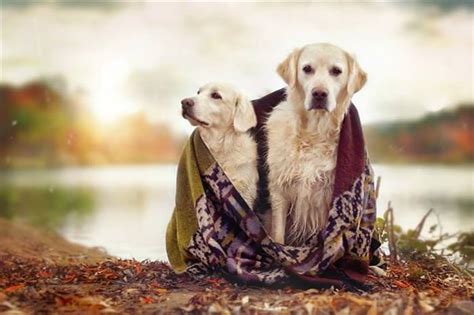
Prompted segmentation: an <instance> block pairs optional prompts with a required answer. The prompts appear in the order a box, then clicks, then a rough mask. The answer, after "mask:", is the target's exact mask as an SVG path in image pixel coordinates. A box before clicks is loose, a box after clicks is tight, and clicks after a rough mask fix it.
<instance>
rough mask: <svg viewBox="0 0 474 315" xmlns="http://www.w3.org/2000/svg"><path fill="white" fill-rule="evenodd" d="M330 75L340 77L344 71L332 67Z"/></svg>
mask: <svg viewBox="0 0 474 315" xmlns="http://www.w3.org/2000/svg"><path fill="white" fill-rule="evenodd" d="M329 73H330V74H331V75H333V76H335V77H337V76H338V75H340V74H341V73H342V70H341V69H340V68H338V67H332V68H331V70H329Z"/></svg>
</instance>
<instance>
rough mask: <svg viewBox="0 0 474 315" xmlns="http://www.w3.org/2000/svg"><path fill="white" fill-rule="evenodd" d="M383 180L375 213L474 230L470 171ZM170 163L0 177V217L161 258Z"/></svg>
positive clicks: (412, 171)
mask: <svg viewBox="0 0 474 315" xmlns="http://www.w3.org/2000/svg"><path fill="white" fill-rule="evenodd" d="M374 170H375V173H376V175H377V176H381V177H382V184H381V189H380V197H379V200H378V202H377V205H378V214H379V216H380V215H382V214H383V211H384V210H385V209H386V208H387V203H388V201H392V205H393V207H394V211H395V220H396V223H397V224H400V225H401V226H402V227H404V228H413V227H415V226H416V225H417V223H418V222H419V221H420V219H421V218H422V216H423V215H424V214H425V213H426V212H427V211H428V210H429V209H430V208H433V209H434V210H435V211H436V214H437V216H432V217H431V218H430V219H429V220H428V222H427V224H426V226H427V227H429V226H430V225H432V224H436V223H438V222H440V223H441V225H442V228H443V232H457V231H460V230H463V231H472V230H474V221H473V219H474V167H472V166H468V167H466V166H463V167H451V166H450V167H447V166H422V165H409V166H407V165H400V166H398V165H374ZM175 177H176V166H175V165H168V166H163V165H156V166H113V167H88V168H64V169H55V170H35V171H33V170H29V171H27V170H24V171H23V170H22V171H15V172H9V173H6V172H4V173H0V216H3V217H7V218H9V219H10V220H15V221H23V222H25V221H26V222H27V223H30V224H34V225H36V226H43V227H47V228H52V229H54V230H56V231H58V232H59V233H60V234H61V235H63V236H64V237H65V238H66V239H68V240H70V241H73V242H77V243H80V244H83V245H86V246H99V247H103V248H105V249H106V250H107V251H108V252H109V253H110V254H112V255H116V256H119V257H123V258H132V257H133V258H136V259H139V260H141V259H147V258H148V259H160V260H166V252H165V230H166V225H167V223H168V220H169V218H170V216H171V212H172V210H173V206H174V196H175Z"/></svg>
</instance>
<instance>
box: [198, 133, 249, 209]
mask: <svg viewBox="0 0 474 315" xmlns="http://www.w3.org/2000/svg"><path fill="white" fill-rule="evenodd" d="M200 133H201V137H202V139H203V141H204V142H205V143H206V145H207V147H208V148H209V150H210V151H211V153H212V155H213V156H214V158H215V159H216V161H217V163H218V164H219V165H220V166H221V168H222V169H223V170H224V172H225V173H226V175H227V176H228V177H229V179H230V181H231V182H232V184H233V185H234V186H235V188H236V189H237V191H238V192H239V193H240V194H241V196H242V197H243V198H244V200H245V201H246V202H247V204H248V206H249V207H251V208H252V207H253V205H254V202H255V198H256V194H257V192H256V191H257V188H256V186H257V180H258V173H257V145H256V143H255V140H254V139H253V138H252V137H251V136H250V135H249V134H248V133H236V132H233V131H229V132H227V133H224V134H221V135H217V136H216V135H211V134H208V133H206V132H203V131H201V132H200Z"/></svg>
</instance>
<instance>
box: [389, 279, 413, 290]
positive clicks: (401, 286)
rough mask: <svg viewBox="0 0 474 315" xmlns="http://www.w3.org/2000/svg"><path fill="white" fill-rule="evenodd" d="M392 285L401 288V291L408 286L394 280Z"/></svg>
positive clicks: (403, 282)
mask: <svg viewBox="0 0 474 315" xmlns="http://www.w3.org/2000/svg"><path fill="white" fill-rule="evenodd" d="M393 283H395V285H396V286H397V287H399V288H402V289H405V288H408V287H409V286H410V284H408V283H406V282H405V281H401V280H395V281H394V282H393Z"/></svg>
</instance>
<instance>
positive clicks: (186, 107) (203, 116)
mask: <svg viewBox="0 0 474 315" xmlns="http://www.w3.org/2000/svg"><path fill="white" fill-rule="evenodd" d="M181 105H182V115H183V117H184V118H186V119H187V120H189V122H190V123H191V125H193V126H198V127H199V128H206V129H207V128H215V129H229V128H234V129H235V130H236V131H238V132H246V131H247V130H249V129H250V128H252V127H255V126H256V125H257V117H256V115H255V111H254V109H253V106H252V103H251V102H250V100H248V99H247V98H246V97H245V96H243V95H242V94H240V93H239V92H237V91H236V90H235V89H234V88H233V87H231V86H229V85H226V84H222V83H209V84H206V85H204V86H203V87H201V88H200V89H199V90H198V92H197V95H196V96H194V97H188V98H185V99H183V100H182V101H181Z"/></svg>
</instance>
